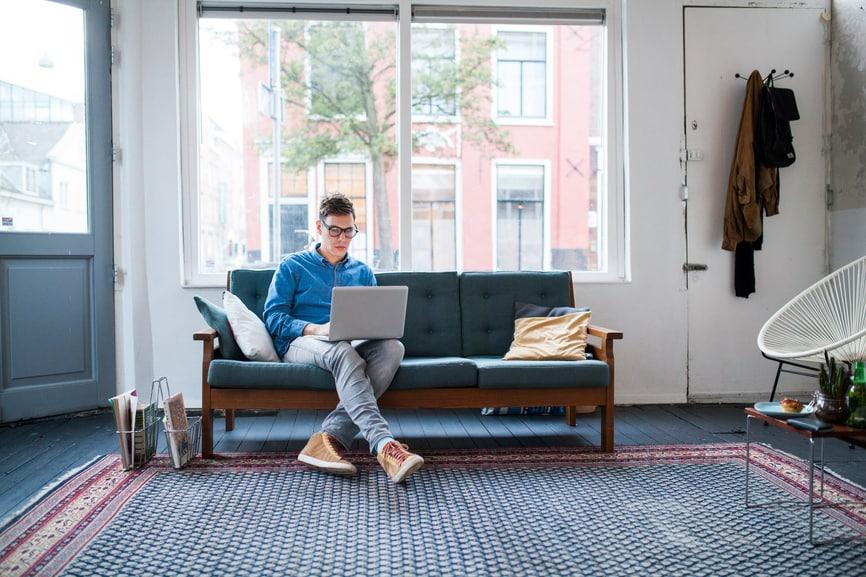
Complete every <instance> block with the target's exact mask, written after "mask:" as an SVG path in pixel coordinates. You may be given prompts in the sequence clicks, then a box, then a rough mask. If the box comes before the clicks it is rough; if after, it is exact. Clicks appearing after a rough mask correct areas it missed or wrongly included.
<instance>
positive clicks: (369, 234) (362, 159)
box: [310, 154, 376, 266]
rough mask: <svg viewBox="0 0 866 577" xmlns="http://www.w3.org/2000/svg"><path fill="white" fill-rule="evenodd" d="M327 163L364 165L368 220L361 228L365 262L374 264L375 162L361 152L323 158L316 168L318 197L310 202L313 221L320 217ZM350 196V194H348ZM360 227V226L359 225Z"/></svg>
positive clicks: (365, 214) (365, 202) (366, 217)
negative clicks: (319, 210)
mask: <svg viewBox="0 0 866 577" xmlns="http://www.w3.org/2000/svg"><path fill="white" fill-rule="evenodd" d="M326 164H363V165H364V205H365V206H364V218H365V219H366V222H365V223H364V228H363V229H360V230H361V232H363V233H364V237H365V239H366V241H367V246H366V247H364V262H365V263H370V265H371V266H372V263H373V251H374V250H375V249H376V247H375V246H374V245H375V238H374V234H375V230H376V229H375V228H374V227H373V220H374V216H373V215H374V213H375V208H376V207H375V204H374V202H375V199H374V198H373V163H372V162H371V161H370V159H369V158H367V157H366V156H363V155H360V154H340V155H338V156H329V157H328V158H325V159H323V160H321V161H320V162H319V163H318V164H317V165H316V168H315V171H316V198H315V199H314V202H312V203H310V205H311V207H312V210H313V213H314V216H313V220H312V222H316V220H318V219H319V215H318V206H319V199H320V198H322V197H323V196H324V194H325V192H326V191H325V165H326ZM347 196H348V195H347ZM350 198H351V197H350ZM359 228H360V227H359ZM351 253H352V251H351V249H350V250H349V254H351Z"/></svg>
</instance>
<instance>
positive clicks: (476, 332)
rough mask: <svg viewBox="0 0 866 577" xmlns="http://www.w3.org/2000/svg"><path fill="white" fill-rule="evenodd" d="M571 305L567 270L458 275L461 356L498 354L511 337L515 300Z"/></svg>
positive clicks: (503, 350) (551, 304) (504, 348)
mask: <svg viewBox="0 0 866 577" xmlns="http://www.w3.org/2000/svg"><path fill="white" fill-rule="evenodd" d="M515 301H520V302H527V303H535V304H538V305H542V306H549V307H560V306H569V305H570V304H571V286H570V283H569V274H568V273H567V272H500V273H472V272H465V273H463V274H461V275H460V309H461V310H462V315H463V318H462V320H463V326H462V335H463V356H473V355H497V356H499V357H501V356H502V355H503V354H505V351H507V350H508V346H509V345H510V344H511V339H512V337H513V336H514V302H515Z"/></svg>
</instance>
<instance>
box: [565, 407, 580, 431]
mask: <svg viewBox="0 0 866 577" xmlns="http://www.w3.org/2000/svg"><path fill="white" fill-rule="evenodd" d="M565 424H566V425H568V426H569V427H574V426H575V425H577V407H575V406H574V405H566V407H565Z"/></svg>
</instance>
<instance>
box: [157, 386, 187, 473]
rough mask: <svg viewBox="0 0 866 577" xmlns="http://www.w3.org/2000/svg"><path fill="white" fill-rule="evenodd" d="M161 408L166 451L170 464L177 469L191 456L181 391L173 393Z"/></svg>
mask: <svg viewBox="0 0 866 577" xmlns="http://www.w3.org/2000/svg"><path fill="white" fill-rule="evenodd" d="M163 409H164V411H165V417H164V418H163V420H164V424H165V431H166V434H167V436H168V453H169V457H170V458H171V464H172V466H173V467H174V468H176V469H179V468H180V467H183V466H184V464H186V462H187V461H189V460H190V459H191V458H192V456H193V455H192V450H193V447H192V440H191V439H190V434H189V421H188V420H187V418H186V408H185V407H184V404H183V393H175V394H173V395H171V396H170V397H169V398H167V399H166V400H165V403H164V406H163Z"/></svg>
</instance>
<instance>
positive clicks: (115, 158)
mask: <svg viewBox="0 0 866 577" xmlns="http://www.w3.org/2000/svg"><path fill="white" fill-rule="evenodd" d="M111 161H112V162H116V163H117V164H120V163H121V162H122V161H123V149H121V148H119V147H114V148H112V149H111Z"/></svg>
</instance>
